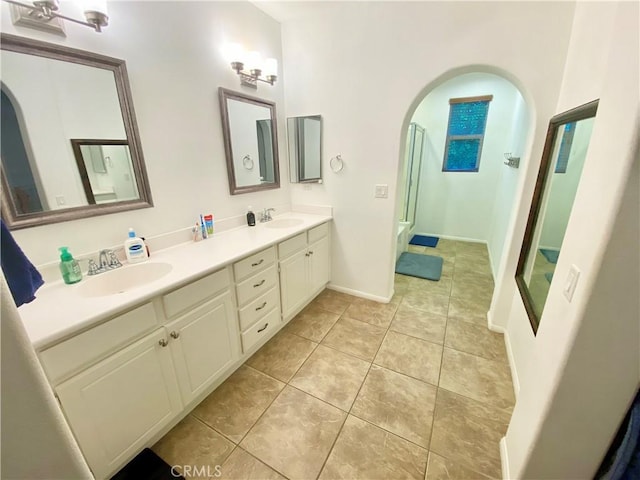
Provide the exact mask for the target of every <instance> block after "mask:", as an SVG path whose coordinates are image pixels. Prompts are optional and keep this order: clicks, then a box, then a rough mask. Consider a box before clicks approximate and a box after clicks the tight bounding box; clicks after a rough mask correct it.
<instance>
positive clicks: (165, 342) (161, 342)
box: [158, 338, 169, 347]
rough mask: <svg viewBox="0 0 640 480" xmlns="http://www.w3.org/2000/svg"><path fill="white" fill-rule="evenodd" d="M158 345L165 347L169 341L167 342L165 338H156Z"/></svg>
mask: <svg viewBox="0 0 640 480" xmlns="http://www.w3.org/2000/svg"><path fill="white" fill-rule="evenodd" d="M158 345H160V346H161V347H166V346H167V345H169V342H167V340H166V339H165V338H163V339H161V340H158Z"/></svg>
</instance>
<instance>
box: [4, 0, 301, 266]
mask: <svg viewBox="0 0 640 480" xmlns="http://www.w3.org/2000/svg"><path fill="white" fill-rule="evenodd" d="M63 6H64V8H65V11H68V9H72V7H73V5H72V4H71V2H66V3H65V5H63ZM108 7H109V14H110V25H109V27H108V28H106V29H105V30H104V32H103V33H101V34H96V33H95V32H92V31H91V30H90V29H88V28H85V27H80V26H74V25H71V24H69V25H67V38H66V39H64V38H60V37H58V36H56V35H51V34H46V33H40V32H37V31H35V30H30V29H25V28H19V27H15V26H13V25H12V24H11V19H10V15H9V13H8V5H7V4H5V3H2V4H1V5H0V8H1V9H2V18H1V22H2V23H1V26H2V31H3V32H7V33H14V34H17V35H21V36H27V37H32V38H37V39H40V40H44V41H48V42H51V43H60V44H64V45H67V46H70V47H75V48H81V49H84V50H89V51H93V52H96V53H101V54H105V55H109V56H112V57H116V58H122V59H124V60H125V61H126V62H127V70H128V74H129V81H130V84H131V89H132V96H133V104H134V107H135V112H136V116H137V122H138V127H139V130H140V137H141V143H142V149H143V152H144V158H145V163H146V166H147V171H148V174H149V181H150V184H151V192H152V196H153V201H154V208H151V209H144V210H136V211H131V212H124V213H117V214H111V215H106V216H100V217H93V218H89V219H83V220H77V221H71V222H64V223H60V224H54V225H46V226H42V227H36V228H28V229H24V230H18V231H16V232H15V236H16V239H17V241H18V242H19V243H20V246H21V247H22V248H23V250H24V251H25V252H26V254H27V255H28V256H29V258H30V259H31V260H32V261H33V262H34V263H35V264H41V263H45V262H50V261H55V260H56V259H57V247H59V246H60V245H69V247H70V249H71V251H72V252H73V253H74V255H80V254H82V253H85V252H94V251H97V250H99V249H100V248H105V247H109V246H112V245H118V244H120V243H121V242H123V241H124V239H125V238H126V234H127V228H128V227H129V226H132V227H134V228H135V230H136V232H138V233H139V234H140V235H144V236H146V237H152V236H154V235H157V234H160V233H165V232H169V231H174V230H177V229H180V228H187V227H189V226H190V225H192V224H193V222H194V221H195V219H196V218H197V215H198V214H199V213H201V212H212V213H213V214H214V215H215V217H216V219H220V220H221V219H224V218H229V217H233V216H236V215H242V214H244V213H245V212H246V207H247V205H253V206H254V207H255V208H256V209H260V208H263V207H271V206H280V205H286V204H288V203H289V202H290V195H289V184H288V182H286V181H284V180H283V181H282V184H281V188H279V189H274V190H269V191H266V192H258V193H250V194H244V195H236V196H231V195H230V194H229V187H228V182H227V170H226V163H225V153H224V143H223V140H222V126H221V119H220V109H219V104H218V87H220V86H222V87H226V88H230V89H232V90H235V91H244V92H245V93H248V94H250V95H253V96H258V97H262V98H266V99H268V100H272V101H275V102H276V104H277V107H278V108H277V112H278V123H279V124H280V128H279V129H278V133H279V143H280V145H281V148H280V171H281V172H282V174H281V177H282V178H283V179H286V178H287V177H288V175H287V172H288V170H287V154H286V147H285V145H286V143H285V127H284V108H283V105H284V95H283V90H284V79H283V77H282V75H280V77H279V80H278V82H276V84H275V86H273V87H272V86H269V85H266V84H265V85H262V84H261V85H260V86H259V87H258V90H257V92H256V91H255V90H252V89H247V88H246V87H241V86H240V80H239V78H238V76H237V75H236V74H235V72H234V71H233V70H232V69H231V67H230V66H229V64H228V63H227V61H226V60H225V59H224V56H223V53H222V46H223V45H224V44H225V43H227V42H240V43H243V44H244V45H245V47H247V48H248V49H252V50H258V51H260V52H262V53H263V55H264V56H266V57H275V58H277V59H279V60H280V64H282V61H281V59H282V55H281V48H282V47H281V37H280V25H279V24H278V22H276V21H275V20H274V19H272V18H271V17H269V16H268V15H266V14H265V13H264V12H262V11H260V10H259V9H257V8H256V7H254V6H253V5H251V4H249V3H246V2H242V3H240V2H109V5H108ZM79 15H80V16H81V13H79Z"/></svg>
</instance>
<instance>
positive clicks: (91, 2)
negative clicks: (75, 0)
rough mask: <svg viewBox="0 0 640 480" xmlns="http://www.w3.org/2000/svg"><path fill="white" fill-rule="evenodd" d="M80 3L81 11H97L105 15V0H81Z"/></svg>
mask: <svg viewBox="0 0 640 480" xmlns="http://www.w3.org/2000/svg"><path fill="white" fill-rule="evenodd" d="M80 5H81V6H82V11H83V12H98V13H102V14H104V15H107V1H106V0H82V2H80Z"/></svg>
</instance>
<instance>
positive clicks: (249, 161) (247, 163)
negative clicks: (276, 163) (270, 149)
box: [242, 155, 253, 170]
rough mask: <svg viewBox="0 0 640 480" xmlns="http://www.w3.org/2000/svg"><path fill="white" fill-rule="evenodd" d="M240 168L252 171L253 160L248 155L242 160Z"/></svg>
mask: <svg viewBox="0 0 640 480" xmlns="http://www.w3.org/2000/svg"><path fill="white" fill-rule="evenodd" d="M242 166H243V167H244V168H246V169H247V170H253V159H252V158H251V156H249V155H245V156H244V157H243V158H242Z"/></svg>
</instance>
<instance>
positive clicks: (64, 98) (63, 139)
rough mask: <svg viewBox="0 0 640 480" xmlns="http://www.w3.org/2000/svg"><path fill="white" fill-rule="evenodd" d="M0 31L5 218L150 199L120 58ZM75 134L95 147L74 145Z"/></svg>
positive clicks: (50, 219)
mask: <svg viewBox="0 0 640 480" xmlns="http://www.w3.org/2000/svg"><path fill="white" fill-rule="evenodd" d="M0 40H1V50H0V61H1V62H2V72H1V73H0V87H1V96H2V105H1V107H2V108H1V112H2V123H1V132H0V134H1V138H2V143H1V156H2V217H3V219H4V220H5V222H6V224H7V226H8V227H9V228H11V229H18V228H25V227H32V226H36V225H44V224H48V223H55V222H62V221H67V220H73V219H78V218H85V217H91V216H95V215H104V214H108V213H115V212H121V211H125V210H133V209H137V208H147V207H151V206H153V203H152V200H151V190H150V188H149V182H148V180H147V173H146V168H145V165H144V159H143V155H142V147H141V145H140V138H139V135H138V127H137V124H136V119H135V113H134V109H133V101H132V98H131V90H130V88H129V80H128V78H127V70H126V65H125V62H124V60H119V59H116V58H111V57H106V56H103V55H98V54H95V53H91V52H86V51H84V50H77V49H72V48H68V47H63V46H60V45H54V44H50V43H45V42H40V41H37V40H32V39H27V38H22V37H17V36H14V35H8V34H4V33H3V34H2V36H1V38H0ZM81 139H91V140H90V141H91V142H93V144H94V145H95V146H96V148H93V149H87V148H85V147H81V146H80V145H79V144H78V145H77V146H78V148H77V149H76V143H77V141H78V140H81ZM74 142H76V143H74ZM101 145H102V146H101ZM116 150H118V152H116ZM78 155H82V156H83V155H89V156H88V157H87V161H86V162H84V160H83V161H79V160H78ZM100 156H101V158H100ZM83 165H89V166H90V167H89V168H88V169H87V168H85V169H84V171H83ZM88 172H91V178H90V179H89V178H88V177H89V175H88Z"/></svg>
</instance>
